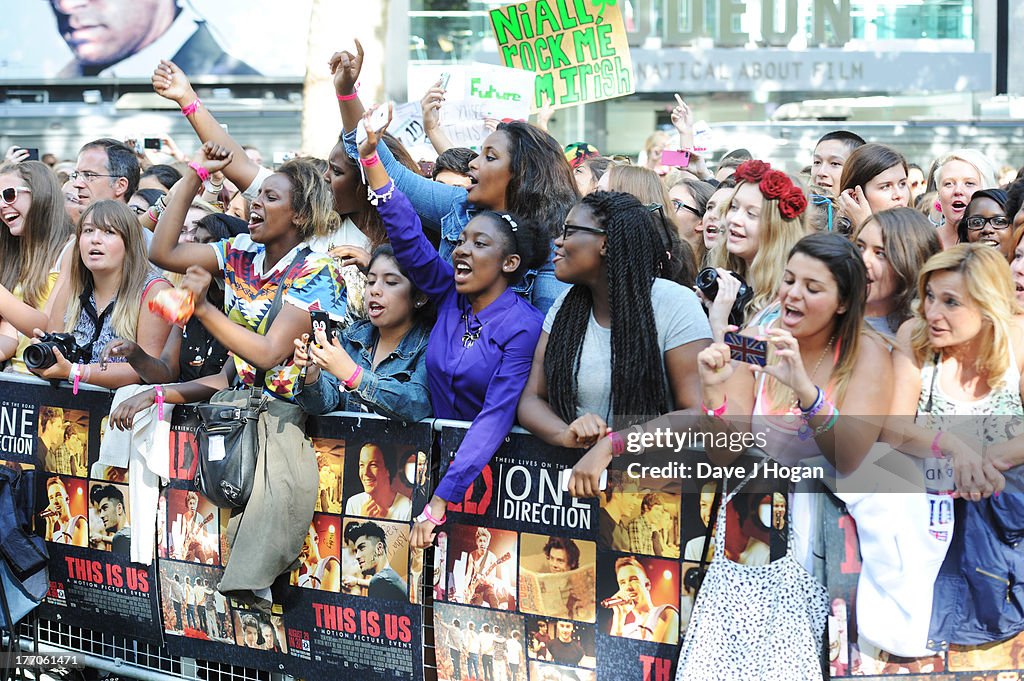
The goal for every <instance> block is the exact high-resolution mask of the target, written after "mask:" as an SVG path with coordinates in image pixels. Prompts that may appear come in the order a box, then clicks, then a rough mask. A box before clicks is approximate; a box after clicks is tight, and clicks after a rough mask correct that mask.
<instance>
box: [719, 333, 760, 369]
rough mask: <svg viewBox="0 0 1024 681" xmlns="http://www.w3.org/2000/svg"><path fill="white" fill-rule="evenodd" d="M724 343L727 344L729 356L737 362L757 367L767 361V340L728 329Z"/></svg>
mask: <svg viewBox="0 0 1024 681" xmlns="http://www.w3.org/2000/svg"><path fill="white" fill-rule="evenodd" d="M725 344H726V345H728V346H729V356H730V357H731V358H732V359H734V360H736V361H737V362H746V363H747V364H756V365H757V366H759V367H763V366H764V365H765V364H766V363H767V362H768V341H765V340H758V339H756V338H751V337H750V336H741V335H740V334H738V333H733V332H732V331H730V332H728V333H726V334H725Z"/></svg>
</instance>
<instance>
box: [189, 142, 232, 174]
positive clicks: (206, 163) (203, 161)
mask: <svg viewBox="0 0 1024 681" xmlns="http://www.w3.org/2000/svg"><path fill="white" fill-rule="evenodd" d="M233 158H234V153H233V152H232V151H231V150H230V149H228V148H227V147H225V146H223V145H220V144H217V143H216V142H207V143H206V144H204V145H203V146H201V147H200V148H199V151H197V152H196V156H195V161H196V163H198V164H199V165H201V166H203V167H204V168H206V169H207V170H208V171H210V175H213V174H214V173H216V172H220V171H222V170H224V169H225V168H227V167H228V166H229V165H231V160H232V159H233Z"/></svg>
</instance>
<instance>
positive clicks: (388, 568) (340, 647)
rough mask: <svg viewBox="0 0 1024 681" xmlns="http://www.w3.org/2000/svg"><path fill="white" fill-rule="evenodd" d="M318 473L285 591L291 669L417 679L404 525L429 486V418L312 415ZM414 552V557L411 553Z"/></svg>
mask: <svg viewBox="0 0 1024 681" xmlns="http://www.w3.org/2000/svg"><path fill="white" fill-rule="evenodd" d="M309 432H310V434H311V435H312V437H313V443H314V448H315V449H316V452H317V459H318V469H319V475H320V494H319V497H318V500H317V504H318V509H319V510H318V511H317V512H316V513H314V515H313V523H312V524H311V526H310V528H309V533H308V535H307V536H306V539H305V542H304V544H303V548H302V551H301V553H300V556H299V562H298V566H297V568H296V569H295V570H293V571H292V573H291V575H290V578H289V586H288V588H287V589H285V594H286V595H285V599H286V600H285V603H284V605H285V613H286V614H285V618H284V621H285V626H286V637H287V639H286V640H287V643H288V647H289V656H290V658H291V662H290V663H289V669H294V670H295V671H294V672H293V673H294V674H295V675H297V676H302V677H304V678H309V679H327V678H332V679H333V678H336V676H337V674H338V672H339V670H341V674H342V675H343V676H346V678H347V676H349V675H351V676H353V677H355V676H358V677H360V678H365V679H420V678H422V673H423V672H422V669H423V660H422V639H421V636H420V631H421V630H422V615H421V609H420V607H419V606H418V605H417V604H416V603H417V602H419V601H418V600H417V594H418V592H419V591H420V586H419V585H420V579H421V575H422V558H419V559H418V563H419V564H418V565H417V564H416V563H417V558H416V557H415V552H410V550H409V529H410V523H411V520H412V518H413V517H415V515H416V514H417V513H418V512H419V511H420V510H421V509H422V507H423V503H424V501H423V498H424V494H425V493H426V489H427V486H428V482H429V481H428V480H427V478H426V475H427V471H428V468H429V467H428V465H427V464H428V461H429V460H428V454H429V452H430V446H431V444H432V439H433V433H432V432H431V429H430V427H429V425H425V424H413V425H410V426H401V427H400V426H399V425H398V424H395V423H390V422H388V421H384V420H381V419H374V418H362V419H359V418H350V417H332V416H327V417H321V418H319V419H315V420H312V419H311V422H310V428H309ZM410 553H413V554H414V555H413V556H410Z"/></svg>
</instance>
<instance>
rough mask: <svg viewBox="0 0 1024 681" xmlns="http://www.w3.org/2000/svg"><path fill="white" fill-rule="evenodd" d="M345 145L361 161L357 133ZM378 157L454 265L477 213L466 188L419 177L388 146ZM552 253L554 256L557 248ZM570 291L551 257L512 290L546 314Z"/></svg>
mask: <svg viewBox="0 0 1024 681" xmlns="http://www.w3.org/2000/svg"><path fill="white" fill-rule="evenodd" d="M344 141H345V151H346V152H347V153H348V155H349V156H350V157H352V158H353V159H355V160H357V161H358V159H359V149H358V148H357V147H356V133H355V131H354V130H352V131H348V132H346V133H345V135H344ZM377 155H378V156H380V160H381V163H382V164H383V165H384V170H386V171H387V172H388V175H389V176H390V177H391V180H392V182H394V183H395V187H396V188H398V189H399V190H400V191H401V192H402V193H403V194H405V195H406V196H407V197H408V198H409V202H410V203H411V204H412V205H413V207H414V208H415V209H416V213H418V214H419V216H420V221H422V222H423V225H424V226H425V227H426V228H427V229H430V230H433V231H439V232H440V233H441V244H440V246H439V247H438V249H437V252H438V253H440V254H441V258H443V259H444V261H445V262H446V263H448V264H451V262H452V253H453V252H454V251H455V242H456V241H458V239H459V234H461V233H462V230H463V228H464V227H465V226H466V224H467V223H468V222H469V220H470V218H472V217H473V213H474V212H476V210H475V209H474V208H472V207H471V206H470V205H469V199H468V193H467V192H466V190H465V188H463V187H450V186H448V185H445V184H442V183H440V182H432V181H430V180H428V179H426V178H424V177H422V176H420V175H417V174H416V173H414V172H412V171H411V170H409V169H408V168H406V167H405V166H404V165H402V164H401V163H399V162H398V159H396V158H395V156H394V154H392V153H391V150H390V149H388V145H386V144H378V145H377ZM551 249H552V254H553V253H554V245H553V244H552V246H551ZM568 288H569V285H568V284H566V283H563V282H561V281H558V280H557V279H555V270H554V266H553V265H552V264H551V254H549V255H548V260H547V262H546V263H545V264H544V265H543V266H542V267H541V268H540V270H527V272H526V274H525V275H524V276H523V279H522V280H521V281H520V282H518V283H517V284H516V285H514V286H513V287H512V290H513V291H515V292H516V293H518V294H519V295H520V296H522V297H523V298H525V299H526V300H528V301H530V302H531V303H533V306H534V307H536V308H537V309H538V310H540V311H541V312H545V313H546V312H547V311H548V308H550V307H551V305H552V304H553V303H554V302H555V300H556V299H557V298H558V296H560V295H561V294H562V293H563V292H564V291H566V290H567V289H568Z"/></svg>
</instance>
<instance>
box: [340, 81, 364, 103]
mask: <svg viewBox="0 0 1024 681" xmlns="http://www.w3.org/2000/svg"><path fill="white" fill-rule="evenodd" d="M358 96H359V84H358V83H356V86H355V87H354V88H352V92H351V93H349V94H347V95H338V101H339V102H351V101H352V100H353V99H355V98H356V97H358Z"/></svg>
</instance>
